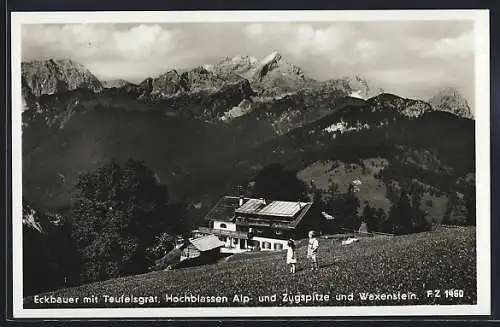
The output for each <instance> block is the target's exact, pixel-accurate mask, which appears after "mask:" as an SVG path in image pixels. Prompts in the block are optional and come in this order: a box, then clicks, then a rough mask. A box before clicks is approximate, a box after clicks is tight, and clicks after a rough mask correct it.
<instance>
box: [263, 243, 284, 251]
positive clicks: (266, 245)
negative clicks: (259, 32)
mask: <svg viewBox="0 0 500 327" xmlns="http://www.w3.org/2000/svg"><path fill="white" fill-rule="evenodd" d="M260 248H261V249H271V248H274V250H276V251H281V250H283V244H281V243H274V247H272V243H271V242H266V241H262V242H260Z"/></svg>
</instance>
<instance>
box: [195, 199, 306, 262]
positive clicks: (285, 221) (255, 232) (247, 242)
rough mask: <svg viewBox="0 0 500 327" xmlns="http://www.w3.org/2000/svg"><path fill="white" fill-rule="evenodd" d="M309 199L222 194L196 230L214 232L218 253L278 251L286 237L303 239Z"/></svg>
mask: <svg viewBox="0 0 500 327" xmlns="http://www.w3.org/2000/svg"><path fill="white" fill-rule="evenodd" d="M311 206H312V202H300V201H297V202H293V201H268V200H265V199H254V198H245V197H235V196H225V197H223V198H222V199H220V200H219V202H218V203H217V204H216V205H215V206H214V207H213V208H212V209H211V210H210V211H209V212H208V214H207V215H206V217H205V219H206V220H207V221H208V227H200V228H198V232H202V233H205V234H207V235H208V234H213V235H216V236H217V237H218V238H219V239H220V240H221V241H222V242H224V247H223V248H221V252H233V253H237V252H243V251H250V250H263V251H280V250H283V249H286V247H287V242H288V239H290V238H293V239H298V238H304V237H305V233H306V231H307V228H308V225H309V224H308V222H309V221H311V219H310V218H311V217H308V212H309V211H310V210H309V209H310V208H311Z"/></svg>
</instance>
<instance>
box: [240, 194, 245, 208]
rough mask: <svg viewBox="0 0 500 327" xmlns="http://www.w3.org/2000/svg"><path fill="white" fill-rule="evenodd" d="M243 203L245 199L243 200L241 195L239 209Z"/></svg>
mask: <svg viewBox="0 0 500 327" xmlns="http://www.w3.org/2000/svg"><path fill="white" fill-rule="evenodd" d="M244 202H245V199H244V198H243V195H240V202H239V206H240V207H241V206H242V205H243V203H244Z"/></svg>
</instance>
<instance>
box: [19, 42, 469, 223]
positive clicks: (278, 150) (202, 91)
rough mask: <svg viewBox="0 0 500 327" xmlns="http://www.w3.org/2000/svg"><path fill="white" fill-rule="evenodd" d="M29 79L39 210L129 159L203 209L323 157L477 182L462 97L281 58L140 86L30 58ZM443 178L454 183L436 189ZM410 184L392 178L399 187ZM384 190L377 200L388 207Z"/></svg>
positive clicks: (27, 125)
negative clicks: (271, 167)
mask: <svg viewBox="0 0 500 327" xmlns="http://www.w3.org/2000/svg"><path fill="white" fill-rule="evenodd" d="M22 83H23V84H22V86H23V98H24V101H25V104H26V110H24V111H23V187H24V193H25V197H26V199H28V200H29V202H30V203H33V204H35V205H37V206H39V207H48V208H51V207H57V206H63V205H67V204H68V203H69V201H70V199H71V193H72V189H73V185H74V182H75V180H76V178H77V176H78V174H79V173H81V172H86V171H90V170H92V169H95V168H97V167H99V166H100V165H102V164H103V163H105V162H108V161H109V160H117V161H119V162H121V161H125V160H127V159H128V158H134V159H139V160H143V161H145V162H146V164H147V166H148V167H150V168H151V169H152V170H153V171H155V172H156V174H157V175H158V176H159V178H160V180H161V181H162V183H165V184H166V185H167V186H168V188H169V191H170V194H171V197H172V198H173V199H175V200H185V201H187V202H189V203H195V202H196V203H199V202H200V201H201V202H203V203H204V208H203V209H202V210H206V209H207V207H209V206H210V205H211V204H212V203H213V201H214V199H216V198H217V197H218V196H220V195H221V194H223V193H225V192H228V191H229V190H231V188H232V187H234V185H235V184H236V183H244V182H245V183H246V182H248V181H249V180H251V178H252V176H254V175H255V174H256V173H257V172H258V170H259V169H260V168H262V167H263V166H264V165H266V164H269V163H272V162H281V163H283V164H286V165H290V166H291V167H293V168H294V169H296V170H297V171H298V172H299V175H300V173H301V172H304V171H307V170H308V169H310V168H311V165H314V164H315V160H316V161H317V160H323V161H325V162H335V161H339V160H340V161H341V162H342V164H347V163H349V162H351V161H353V162H357V163H360V162H363V160H368V159H369V158H372V157H373V158H375V157H377V158H383V160H385V161H387V162H388V167H386V168H385V171H389V170H390V169H389V168H390V167H393V168H394V167H398V169H400V170H401V169H410V168H411V169H414V170H415V171H417V172H418V174H417V176H423V175H426V174H427V175H429V176H441V177H439V178H436V179H434V180H433V179H432V178H430V177H429V178H426V179H425V181H424V180H422V179H423V177H422V178H420V179H419V178H417V177H413V179H417V180H418V181H419V182H420V183H424V184H425V185H430V186H432V187H434V188H436V189H439V190H441V191H442V192H445V193H449V192H452V191H450V190H453V192H454V191H455V189H456V190H457V192H458V191H459V190H460V187H459V186H457V185H458V184H456V183H455V182H456V181H457V180H458V179H460V180H465V179H466V176H468V174H474V169H473V167H474V165H473V162H474V147H473V144H474V132H473V131H474V121H473V120H471V118H472V117H473V116H472V114H471V111H470V108H469V105H468V104H467V101H466V100H465V99H464V98H463V97H462V96H461V95H460V94H459V93H458V92H457V91H456V90H453V89H451V88H447V89H444V90H437V91H436V96H434V97H433V98H432V99H431V100H430V101H428V102H425V101H422V100H416V99H406V98H403V97H399V96H397V95H394V94H389V93H384V91H383V90H382V89H380V88H379V87H376V86H372V85H371V84H370V83H369V82H368V81H366V80H365V79H363V78H362V77H361V76H357V75H354V76H351V77H342V78H334V79H330V80H327V81H317V80H314V79H312V78H309V77H307V75H306V74H305V72H304V71H303V70H302V69H301V68H299V67H297V66H295V65H293V64H291V63H289V62H287V61H286V60H285V58H283V57H282V56H281V55H280V54H279V53H277V52H273V53H271V54H270V55H268V56H266V57H265V58H263V59H256V58H253V57H250V56H237V57H232V58H229V57H226V58H222V59H221V60H220V61H218V62H216V63H215V64H210V65H202V66H199V67H195V68H193V69H188V70H185V69H184V70H170V71H167V72H165V73H162V74H160V75H158V76H156V77H150V78H147V79H145V80H144V81H142V82H141V83H139V84H134V83H130V82H127V81H124V80H115V81H100V80H99V79H98V78H96V77H95V76H94V75H93V74H92V73H91V72H90V71H89V70H87V69H86V68H85V67H84V66H82V65H80V64H78V63H75V62H73V61H71V60H47V61H33V62H29V63H23V64H22ZM433 121H435V122H434V123H433ZM440 124H441V125H440ZM424 126H425V127H426V128H433V130H432V131H431V130H428V129H425V130H424V129H422V128H420V127H424ZM443 126H446V128H445V127H443ZM404 129H407V130H404ZM306 131H307V132H306ZM426 135H432V136H433V137H432V139H429V138H428V137H427V136H426ZM424 136H425V137H424ZM361 137H363V139H360V138H361ZM298 140H300V142H299V141H298ZM353 140H356V142H358V143H356V142H355V143H352V142H353ZM403 140H404V141H403ZM301 142H302V143H301ZM291 144H293V146H290V145H291ZM347 144H349V147H347ZM366 144H372V148H373V149H379V150H380V151H381V152H380V154H377V152H376V151H375V150H373V151H368V150H367V145H366ZM451 150H453V151H454V152H453V153H451V152H450V151H451ZM346 153H349V155H347V154H346ZM368 153H369V155H368ZM458 154H461V155H462V156H463V157H462V159H460V158H458V157H457V156H458ZM404 156H408V158H404ZM409 158H411V160H410V159H409ZM415 158H416V159H415ZM449 158H454V159H457V160H458V161H459V162H454V161H453V160H449ZM412 160H413V161H412ZM460 160H461V161H460ZM401 167H403V168H401ZM409 167H410V168H409ZM424 172H425V174H424ZM317 174H319V175H318V176H312V177H314V178H315V180H321V179H322V178H326V177H325V176H326V175H328V176H329V177H328V178H330V179H332V180H334V181H335V180H336V179H338V180H340V179H343V178H344V177H345V176H347V175H349V174H348V173H347V172H345V171H344V172H337V174H336V175H331V174H330V173H328V174H326V173H325V172H317ZM443 174H444V175H445V176H447V177H446V178H448V179H447V181H446V183H445V184H443V185H436V184H437V183H438V182H437V181H438V180H444V179H446V178H445V177H443ZM313 175H314V174H313ZM370 176H371V175H370ZM309 177H311V176H309ZM309 177H308V178H309ZM379 177H380V176H379ZM370 178H371V179H377V180H379V182H380V183H383V184H384V185H385V184H386V183H389V182H390V181H391V179H387V180H384V179H383V178H381V177H380V178H378V177H375V176H371V177H370ZM408 178H409V177H408V176H406V177H405V176H398V177H397V178H396V177H394V179H395V180H396V181H397V182H398V183H399V184H403V180H404V182H405V183H406V182H407V180H408ZM455 184H456V185H455ZM447 188H449V189H447ZM386 191H387V190H386V187H383V188H382V189H381V190H380V191H377V192H379V193H380V194H378V193H377V192H375V193H377V195H376V196H380V197H382V198H385V199H387V194H382V193H384V192H386ZM370 194H371V196H374V192H371V193H370ZM435 198H436V199H437V198H439V197H433V199H432V201H434V200H436V199H435ZM367 199H369V197H368V195H367ZM384 201H385V200H384ZM384 201H380V203H383V202H384ZM441 215H442V213H441Z"/></svg>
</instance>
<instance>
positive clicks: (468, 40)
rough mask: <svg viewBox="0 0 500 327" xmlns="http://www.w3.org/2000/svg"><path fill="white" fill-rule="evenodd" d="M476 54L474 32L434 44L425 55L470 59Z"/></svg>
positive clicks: (444, 39)
mask: <svg viewBox="0 0 500 327" xmlns="http://www.w3.org/2000/svg"><path fill="white" fill-rule="evenodd" d="M473 53H474V35H473V32H472V31H471V32H467V33H464V34H462V35H459V36H457V37H454V38H443V39H440V40H438V41H437V42H434V44H433V45H432V48H431V49H429V50H428V51H426V52H425V53H424V55H426V56H436V57H443V58H449V57H468V56H471V55H472V54H473Z"/></svg>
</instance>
